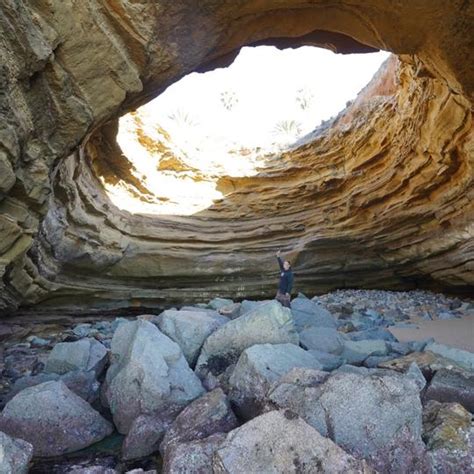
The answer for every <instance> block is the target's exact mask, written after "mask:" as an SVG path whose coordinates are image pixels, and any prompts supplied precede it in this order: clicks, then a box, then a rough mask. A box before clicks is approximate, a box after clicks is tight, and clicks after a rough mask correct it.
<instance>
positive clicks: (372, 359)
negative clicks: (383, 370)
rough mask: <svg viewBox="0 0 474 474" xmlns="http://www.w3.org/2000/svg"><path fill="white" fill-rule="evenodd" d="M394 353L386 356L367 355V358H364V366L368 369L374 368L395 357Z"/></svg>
mask: <svg viewBox="0 0 474 474" xmlns="http://www.w3.org/2000/svg"><path fill="white" fill-rule="evenodd" d="M396 357H397V356H396V355H388V356H369V357H367V359H365V360H364V366H365V367H367V368H368V369H375V368H376V367H378V366H379V364H382V363H383V362H388V361H390V360H393V359H395V358H396Z"/></svg>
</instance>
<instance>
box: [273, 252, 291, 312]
mask: <svg viewBox="0 0 474 474" xmlns="http://www.w3.org/2000/svg"><path fill="white" fill-rule="evenodd" d="M276 257H277V260H278V265H279V266H280V282H279V284H278V291H277V294H276V297H275V298H276V300H277V301H279V302H280V303H281V304H282V305H283V306H285V307H286V308H290V300H291V289H292V288H293V271H292V270H291V263H290V262H289V261H288V260H285V261H283V260H282V259H281V258H280V251H279V250H278V252H277V254H276Z"/></svg>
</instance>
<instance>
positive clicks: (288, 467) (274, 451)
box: [213, 410, 368, 473]
mask: <svg viewBox="0 0 474 474" xmlns="http://www.w3.org/2000/svg"><path fill="white" fill-rule="evenodd" d="M213 468H214V472H216V473H239V472H275V473H276V472H303V473H310V472H314V471H315V469H317V471H318V472H321V473H336V472H337V473H343V472H344V473H346V472H347V473H363V472H368V470H366V465H365V463H364V462H361V461H357V460H356V459H354V458H353V457H352V456H350V455H348V454H347V453H346V452H345V451H344V450H342V449H341V448H340V447H338V446H336V445H335V444H334V443H333V442H332V441H331V440H330V439H328V438H324V437H323V436H321V435H320V434H319V433H318V432H317V431H316V430H315V429H314V428H312V427H311V426H310V425H308V424H307V423H305V422H304V421H303V419H301V418H300V417H299V416H298V415H297V414H296V413H294V412H291V411H290V410H281V411H272V412H269V413H266V414H264V415H261V416H259V417H257V418H254V419H253V420H251V421H249V422H248V423H246V424H245V425H244V426H242V427H240V428H237V429H235V430H233V431H231V432H230V433H229V434H228V435H227V438H226V440H225V441H224V442H223V443H222V445H221V446H220V447H219V448H218V449H217V451H216V453H215V455H214V463H213Z"/></svg>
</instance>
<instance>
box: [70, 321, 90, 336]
mask: <svg viewBox="0 0 474 474" xmlns="http://www.w3.org/2000/svg"><path fill="white" fill-rule="evenodd" d="M91 328H92V324H90V323H83V324H78V325H77V326H74V328H73V330H72V332H73V333H74V334H75V335H76V336H78V337H88V336H89V334H90V332H91Z"/></svg>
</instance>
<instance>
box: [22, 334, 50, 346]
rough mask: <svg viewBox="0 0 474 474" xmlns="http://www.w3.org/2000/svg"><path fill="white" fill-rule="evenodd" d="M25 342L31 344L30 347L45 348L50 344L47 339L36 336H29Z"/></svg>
mask: <svg viewBox="0 0 474 474" xmlns="http://www.w3.org/2000/svg"><path fill="white" fill-rule="evenodd" d="M26 340H27V341H28V342H29V343H30V344H31V347H46V346H49V344H50V343H51V341H50V340H49V339H44V338H42V337H38V336H30V337H28V338H27V339H26Z"/></svg>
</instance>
